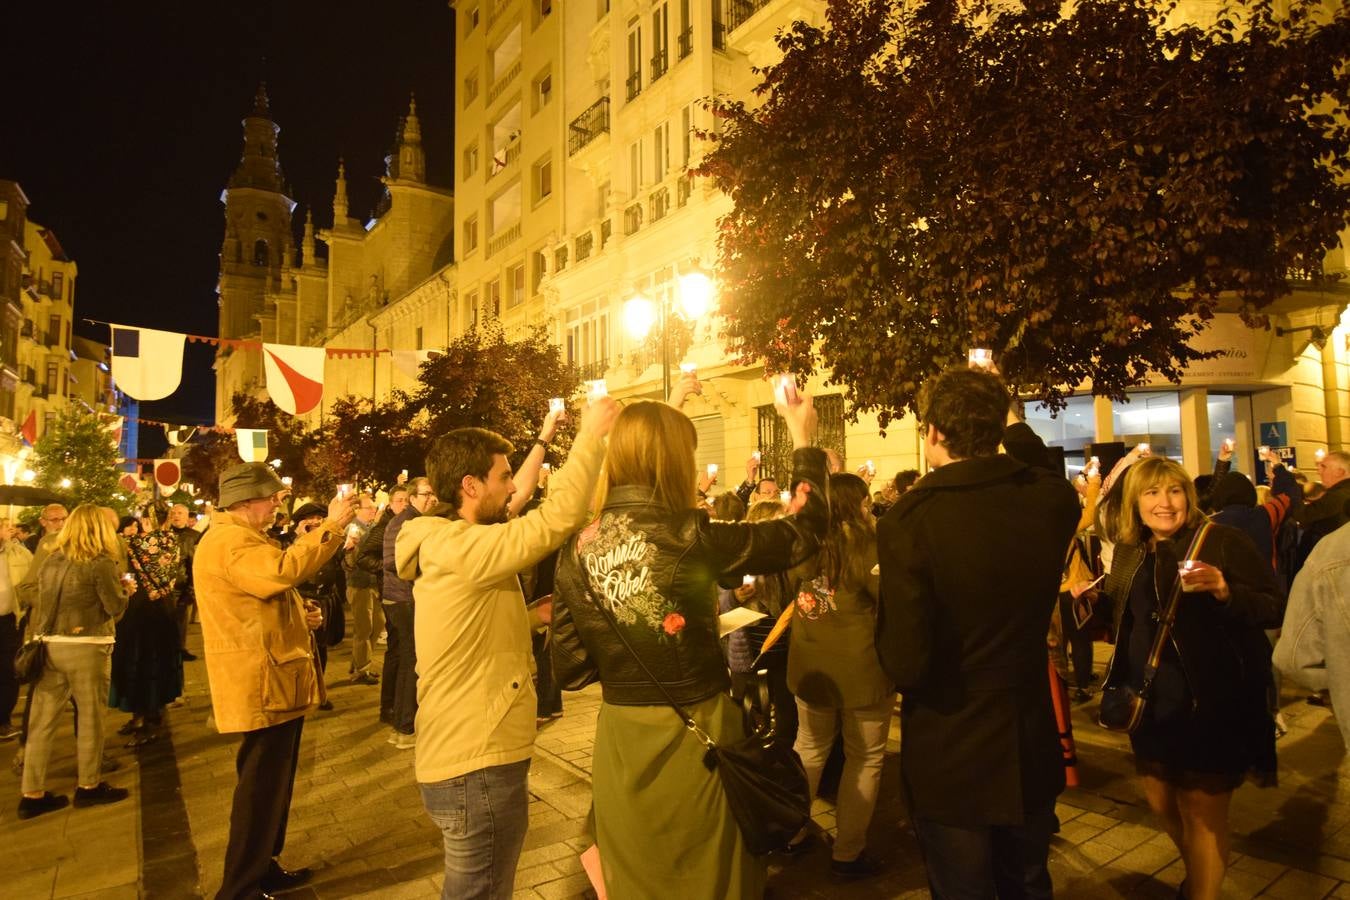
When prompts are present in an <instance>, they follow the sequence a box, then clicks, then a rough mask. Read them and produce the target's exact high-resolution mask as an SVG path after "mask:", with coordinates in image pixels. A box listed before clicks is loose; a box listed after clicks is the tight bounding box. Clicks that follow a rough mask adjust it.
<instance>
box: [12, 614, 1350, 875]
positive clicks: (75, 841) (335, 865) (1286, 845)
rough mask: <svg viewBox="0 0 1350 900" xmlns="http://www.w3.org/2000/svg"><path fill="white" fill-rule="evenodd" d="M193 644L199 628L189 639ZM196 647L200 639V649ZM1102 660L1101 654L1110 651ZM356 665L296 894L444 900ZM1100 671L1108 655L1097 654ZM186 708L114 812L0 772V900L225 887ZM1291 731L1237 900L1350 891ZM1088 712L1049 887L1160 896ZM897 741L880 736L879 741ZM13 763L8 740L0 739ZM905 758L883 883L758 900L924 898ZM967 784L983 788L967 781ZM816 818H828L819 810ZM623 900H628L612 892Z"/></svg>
mask: <svg viewBox="0 0 1350 900" xmlns="http://www.w3.org/2000/svg"><path fill="white" fill-rule="evenodd" d="M194 632H195V628H194ZM196 640H199V638H198V637H197V636H196V635H195V633H194V641H196ZM1105 649H1106V648H1099V650H1101V651H1103V652H1104V651H1105ZM348 660H349V654H348V653H347V652H346V651H345V650H342V649H339V650H336V651H335V652H334V653H333V654H332V656H331V658H330V669H329V680H330V684H331V687H330V691H331V696H332V700H333V702H334V704H335V706H336V709H335V710H334V711H333V712H329V713H316V714H314V715H312V716H310V717H309V719H308V720H307V721H306V724H305V732H304V741H303V745H302V751H301V762H300V770H299V775H298V777H297V782H296V790H295V800H294V803H293V806H292V814H291V819H290V828H289V833H288V837H287V842H286V852H285V853H284V854H283V861H284V862H285V863H286V864H288V865H291V866H298V865H310V866H313V867H314V868H315V878H314V881H313V882H312V883H311V884H310V885H309V886H307V887H306V888H304V889H302V890H299V891H295V892H292V893H291V894H289V895H287V896H289V897H294V898H306V900H308V898H336V897H372V898H374V897H379V898H423V897H425V898H433V897H437V896H439V889H440V873H441V866H442V858H441V846H440V835H439V833H438V832H437V831H436V830H435V829H434V828H433V826H432V825H431V823H430V821H429V820H428V819H427V817H426V814H425V813H424V812H423V810H422V805H421V799H420V797H419V795H418V792H417V788H416V786H415V785H414V783H413V779H412V752H411V751H406V750H398V749H395V748H394V747H393V746H391V745H390V744H389V743H387V741H386V738H387V737H388V733H389V732H388V729H387V728H384V727H382V726H380V725H379V724H378V723H377V721H376V720H377V708H378V693H379V688H378V687H377V686H356V685H350V684H347V683H345V679H343V678H341V677H340V676H341V674H342V673H343V672H344V671H345V670H346V667H347V664H348ZM1098 662H1099V664H1104V662H1105V657H1104V656H1103V657H1102V658H1100V659H1099V661H1098ZM187 673H188V685H187V699H188V703H187V705H186V706H184V707H181V708H178V709H174V710H171V711H170V712H169V714H168V723H169V725H168V727H167V728H166V729H165V733H164V734H163V735H162V736H161V737H160V739H159V740H158V741H156V742H155V743H152V744H150V745H148V746H146V747H143V748H141V749H139V750H129V749H124V748H123V747H122V741H124V740H125V738H121V737H118V736H117V735H116V734H115V731H114V729H116V728H117V727H118V726H119V725H121V724H122V723H123V722H124V721H125V716H124V715H123V714H120V713H119V714H113V713H110V714H109V716H108V718H107V725H108V742H107V746H108V748H109V749H108V755H109V756H110V757H111V758H112V759H114V760H116V761H118V762H120V763H121V767H120V768H119V769H118V770H117V771H115V772H112V773H110V774H108V776H107V778H108V780H109V781H110V782H112V783H113V784H114V785H119V786H123V787H129V788H131V790H132V796H131V798H130V799H128V800H126V801H125V802H122V803H119V804H115V805H112V806H107V807H97V808H93V809H81V810H73V809H67V810H63V811H61V812H57V813H50V814H47V815H44V816H41V817H39V818H37V819H33V820H31V821H27V822H19V821H17V820H16V818H15V803H16V802H17V800H16V798H17V795H18V793H19V785H18V779H17V777H16V776H15V775H14V773H13V772H12V771H11V769H10V766H8V765H5V766H3V767H0V784H3V785H4V789H5V790H7V791H8V794H9V797H10V798H11V800H10V801H9V802H6V803H5V804H3V806H0V834H3V835H4V840H3V841H0V871H3V872H4V873H5V876H4V880H3V881H0V896H3V897H6V898H46V897H52V898H58V897H59V898H73V897H91V898H93V897H97V898H114V900H116V898H122V897H128V898H130V897H137V896H143V897H152V898H178V897H185V898H186V897H199V896H211V895H212V894H214V891H215V889H216V888H217V886H218V885H219V882H220V872H221V865H222V860H223V855H224V848H225V837H226V829H227V824H228V822H227V820H228V815H229V801H230V794H231V791H232V790H233V788H234V779H235V775H234V765H233V762H234V752H235V748H236V740H234V739H231V738H229V737H223V736H221V735H218V734H216V733H215V731H214V729H212V728H209V727H208V722H207V718H208V713H209V710H210V703H209V698H208V697H207V694H206V684H205V671H204V667H203V664H202V663H200V662H194V663H189V664H188V666H187ZM1284 700H1285V704H1286V705H1285V718H1286V719H1287V720H1288V723H1289V726H1290V733H1289V735H1288V736H1286V737H1285V738H1284V739H1282V740H1281V741H1280V744H1279V750H1280V778H1281V784H1280V787H1279V788H1277V789H1270V790H1257V789H1255V788H1251V787H1244V788H1242V789H1240V790H1239V791H1238V792H1237V794H1236V796H1235V798H1234V802H1233V811H1232V822H1233V828H1234V834H1235V838H1234V856H1233V858H1234V864H1233V868H1232V869H1231V871H1230V873H1229V876H1228V880H1227V883H1226V893H1227V895H1228V896H1231V897H1235V898H1245V897H1254V896H1258V895H1259V896H1263V897H1273V898H1297V900H1304V898H1316V897H1345V898H1350V802H1348V801H1347V798H1348V797H1350V791H1347V792H1343V791H1342V790H1341V787H1342V786H1343V785H1344V784H1345V783H1346V781H1347V779H1350V766H1347V764H1346V763H1345V762H1344V761H1343V751H1342V749H1341V745H1340V735H1339V732H1338V731H1337V729H1336V727H1335V723H1334V722H1333V721H1331V720H1330V715H1329V713H1328V712H1327V711H1326V710H1324V709H1321V708H1318V707H1314V706H1309V705H1307V704H1306V703H1304V702H1303V699H1302V695H1301V693H1300V692H1299V691H1298V690H1297V688H1296V686H1293V685H1290V686H1287V687H1286V693H1285V698H1284ZM564 702H565V704H566V710H567V712H566V715H565V716H564V717H562V718H560V719H556V720H553V721H551V722H548V723H547V724H545V725H544V726H543V727H542V728H541V730H540V733H539V739H538V745H537V752H536V754H535V758H534V762H533V767H532V769H531V777H530V792H531V801H530V830H529V834H528V836H527V838H526V842H525V850H524V853H523V855H522V857H521V860H520V866H519V869H518V871H517V876H516V895H515V896H516V898H517V900H567V898H579V897H583V896H586V890H587V888H588V883H587V880H586V876H585V875H584V874H583V873H582V871H581V865H580V863H579V861H578V856H577V855H578V853H579V851H580V850H582V849H584V848H585V847H586V845H587V843H588V842H587V840H586V838H585V821H586V814H587V810H588V807H589V804H590V766H591V754H592V748H593V740H594V734H595V718H596V714H597V712H598V709H599V693H598V690H597V689H596V688H594V687H592V688H590V689H588V690H587V691H584V692H582V693H580V694H568V695H566V698H565V701H564ZM1093 707H1094V704H1085V705H1083V706H1080V707H1079V708H1078V709H1076V710H1075V717H1074V722H1075V729H1076V734H1077V738H1078V745H1079V756H1080V759H1081V769H1082V781H1083V783H1082V785H1081V786H1080V787H1078V788H1074V789H1070V790H1069V791H1066V792H1065V794H1064V795H1063V797H1061V802H1060V804H1059V807H1058V812H1059V817H1060V821H1061V828H1060V832H1059V834H1058V835H1057V836H1056V837H1055V840H1054V843H1053V845H1052V850H1051V871H1052V874H1053V876H1054V879H1055V887H1056V893H1057V895H1058V896H1061V897H1068V898H1079V897H1083V898H1108V897H1140V898H1159V900H1162V898H1170V897H1172V896H1174V894H1175V891H1176V885H1177V883H1178V882H1179V881H1180V878H1181V865H1180V862H1179V861H1178V859H1177V854H1176V850H1175V848H1173V846H1172V844H1171V841H1170V840H1169V839H1168V838H1167V837H1166V835H1164V834H1162V833H1161V832H1160V831H1159V830H1158V828H1157V827H1156V824H1155V823H1154V822H1153V821H1152V820H1151V818H1150V817H1149V815H1148V813H1147V810H1146V809H1145V807H1144V804H1143V800H1142V797H1141V795H1140V793H1139V791H1138V789H1137V787H1136V786H1135V784H1134V781H1133V778H1132V777H1131V765H1130V760H1129V756H1128V752H1127V749H1128V748H1127V744H1126V742H1125V741H1124V740H1122V739H1121V738H1119V737H1118V736H1116V735H1112V734H1108V733H1106V732H1103V731H1101V730H1100V729H1099V728H1097V727H1096V726H1095V725H1093V724H1091V715H1092V712H1093ZM897 747H898V733H896V731H895V728H894V727H893V732H892V735H891V747H890V749H891V750H892V751H894V750H895V749H896V748H897ZM0 749H4V752H5V755H4V762H6V763H8V761H9V759H10V754H12V753H13V749H14V745H13V744H8V745H0ZM74 777H75V773H74V738H73V735H72V734H71V727H70V725H69V724H65V725H64V726H63V732H62V733H61V734H60V735H59V736H58V744H57V753H56V756H55V758H54V759H53V763H52V766H51V772H50V778H51V782H50V785H49V787H50V788H51V789H52V790H54V791H56V792H59V793H67V794H69V793H71V792H72V791H73V788H74ZM898 781H899V773H898V760H897V758H896V757H895V756H893V755H892V756H888V758H887V761H886V766H885V769H884V773H883V785H882V796H881V802H880V804H879V806H878V811H877V815H876V818H875V820H874V822H873V826H872V832H871V835H870V839H869V845H870V849H871V851H872V852H873V853H874V854H875V855H877V856H879V857H880V858H881V859H882V860H884V861H885V863H886V869H885V871H884V872H883V873H882V874H881V875H879V876H878V877H876V878H873V879H870V880H868V881H864V882H857V883H852V884H837V883H834V882H832V881H831V880H830V879H829V877H828V873H827V868H828V852H827V851H826V850H825V849H824V848H823V847H821V848H819V849H818V850H817V851H816V852H815V854H814V855H809V856H807V857H805V858H803V859H799V860H797V861H795V862H791V863H789V864H782V863H779V862H774V863H773V864H772V865H771V876H770V881H769V884H770V892H771V893H770V896H771V897H772V898H774V900H786V898H824V897H830V898H845V900H851V898H858V900H864V898H865V900H873V898H894V897H923V896H926V895H927V891H926V889H925V886H924V885H925V883H924V878H923V870H922V867H921V866H920V864H919V859H918V851H917V847H916V845H915V842H914V838H913V835H912V833H911V832H910V830H909V828H908V826H907V824H906V823H905V821H904V815H903V810H902V807H901V803H900V798H899V785H898ZM970 786H971V787H970V789H971V790H979V789H980V776H979V773H978V772H972V773H971V777H970ZM815 812H816V816H815V818H816V821H817V822H818V823H819V824H820V825H821V826H822V827H824V828H825V829H827V830H828V829H829V828H830V827H831V826H832V825H833V812H832V808H831V807H830V805H829V804H827V803H823V802H821V803H818V804H817V808H816V811H815ZM615 900H631V898H615Z"/></svg>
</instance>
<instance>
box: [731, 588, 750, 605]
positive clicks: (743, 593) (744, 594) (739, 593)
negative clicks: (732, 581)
mask: <svg viewBox="0 0 1350 900" xmlns="http://www.w3.org/2000/svg"><path fill="white" fill-rule="evenodd" d="M732 593H733V594H735V595H736V599H737V600H738V601H739V602H741V603H744V602H745V601H747V600H749V599H750V598H751V597H753V596H755V585H754V584H753V583H751V584H743V585H741V586H740V587H738V588H736V590H734V591H732Z"/></svg>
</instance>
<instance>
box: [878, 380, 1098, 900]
mask: <svg viewBox="0 0 1350 900" xmlns="http://www.w3.org/2000/svg"><path fill="white" fill-rule="evenodd" d="M921 405H922V409H921V412H920V424H921V426H922V427H923V429H924V453H925V456H926V457H927V459H928V463H929V466H930V467H931V468H932V471H931V472H929V474H928V475H927V476H925V477H924V478H922V479H921V480H920V481H919V482H918V483H917V484H915V486H914V487H913V488H912V489H911V490H910V491H909V492H908V493H906V494H905V495H904V496H902V497H901V498H900V499H899V501H898V502H897V503H896V504H895V506H894V507H893V508H892V509H891V511H890V512H889V513H887V514H886V516H885V517H883V518H882V520H881V522H880V524H879V525H878V528H877V545H878V556H879V558H880V568H881V603H880V608H879V611H878V618H877V652H878V655H879V656H880V658H881V664H882V668H883V669H885V671H886V672H887V674H889V675H890V676H891V678H892V679H894V681H895V684H896V686H897V687H898V688H899V690H900V691H901V693H902V694H903V695H904V697H903V705H902V709H901V731H900V733H901V759H900V764H901V774H902V778H903V783H904V788H905V795H906V798H907V802H908V806H909V813H910V815H911V817H912V818H913V821H914V826H915V832H916V833H917V835H918V838H919V844H920V847H921V848H922V850H923V854H924V860H925V863H926V865H927V868H928V881H929V886H930V888H931V889H932V892H933V896H935V897H938V898H943V897H977V896H978V897H993V896H996V895H997V896H1024V897H1046V898H1049V897H1051V896H1052V893H1051V886H1050V873H1049V871H1048V869H1047V868H1046V856H1047V854H1048V852H1049V843H1050V835H1051V833H1052V832H1053V831H1054V829H1055V816H1054V805H1055V797H1056V796H1058V795H1059V793H1060V791H1061V790H1063V788H1064V769H1063V761H1062V758H1061V753H1060V746H1059V739H1058V730H1057V727H1056V724H1055V716H1054V710H1053V707H1052V705H1051V699H1050V682H1049V676H1048V669H1047V665H1048V664H1047V655H1046V652H1047V651H1046V633H1047V631H1048V629H1049V625H1050V615H1051V611H1052V610H1053V609H1054V606H1055V603H1056V599H1057V596H1058V590H1059V579H1060V570H1061V568H1062V567H1063V564H1064V557H1065V552H1066V551H1067V549H1068V547H1069V541H1070V539H1071V538H1072V537H1073V533H1074V528H1075V527H1076V526H1077V523H1078V518H1079V514H1080V509H1079V505H1078V500H1077V497H1076V494H1075V492H1074V489H1073V487H1072V486H1071V485H1070V484H1069V483H1068V482H1067V481H1066V480H1065V479H1064V478H1063V477H1062V475H1059V474H1056V473H1054V472H1052V471H1050V470H1049V469H1048V468H1042V467H1041V466H1044V465H1045V463H1046V461H1047V455H1046V453H1045V448H1044V445H1043V444H1042V443H1041V441H1040V439H1039V438H1038V437H1037V436H1036V434H1035V432H1033V431H1032V430H1031V429H1030V428H1029V427H1028V426H1027V425H1026V424H1025V423H1022V422H1020V421H1018V420H1017V418H1016V416H1015V415H1014V414H1012V413H1011V412H1010V401H1009V396H1008V392H1007V389H1006V388H1005V387H1004V385H1003V382H1002V381H1001V379H999V378H998V376H997V375H994V374H991V373H988V372H981V371H976V370H969V369H961V370H953V371H949V372H946V373H943V374H942V375H941V376H939V377H938V378H937V379H936V380H935V381H934V382H932V383H931V384H930V385H929V388H928V390H927V392H926V394H925V396H924V398H923V402H922V404H921ZM1005 426H1006V430H1005ZM1000 442H1002V443H1004V445H1005V446H1006V447H1007V448H1008V449H1009V451H1010V453H1013V454H1015V455H1000V454H999V453H998V446H999V444H1000ZM1020 460H1030V461H1033V462H1034V463H1036V465H1028V464H1027V462H1025V461H1020Z"/></svg>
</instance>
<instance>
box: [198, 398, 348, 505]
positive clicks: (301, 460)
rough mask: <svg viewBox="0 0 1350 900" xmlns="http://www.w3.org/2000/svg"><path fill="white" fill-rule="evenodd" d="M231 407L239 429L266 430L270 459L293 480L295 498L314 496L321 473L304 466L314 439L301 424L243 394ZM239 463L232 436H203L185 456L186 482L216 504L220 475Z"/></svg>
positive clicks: (202, 433)
mask: <svg viewBox="0 0 1350 900" xmlns="http://www.w3.org/2000/svg"><path fill="white" fill-rule="evenodd" d="M230 405H231V408H232V409H233V410H234V415H235V425H237V426H238V427H240V428H265V429H267V458H268V460H269V461H270V460H273V459H279V460H281V467H280V469H279V470H278V471H279V472H280V473H281V474H283V475H289V476H290V477H291V478H293V479H294V482H295V483H294V490H295V492H296V494H297V495H305V494H309V493H311V492H312V491H313V484H312V482H313V481H314V479H315V478H316V476H318V475H321V474H322V473H314V472H311V470H310V469H309V468H308V467H307V466H306V465H305V454H306V450H307V448H308V447H309V445H310V443H311V442H312V441H313V438H312V437H311V436H310V435H308V434H306V432H305V430H304V427H303V426H302V425H301V423H300V420H299V419H296V418H293V417H291V416H289V415H287V414H286V413H284V412H282V411H281V410H280V409H278V408H277V406H276V404H274V403H273V402H272V401H271V400H266V399H260V398H258V397H255V396H253V395H251V394H247V393H244V392H242V391H240V392H237V393H235V395H234V396H233V397H231V398H230ZM239 462H240V459H239V443H238V440H237V439H236V438H235V436H234V435H233V434H221V433H219V432H200V433H198V434H197V435H194V437H193V440H192V443H191V445H190V446H189V448H188V451H187V453H186V454H185V455H184V456H183V480H184V481H187V482H191V483H192V484H194V485H196V486H197V491H198V495H199V496H203V497H206V498H208V499H212V500H214V498H215V497H216V494H217V491H218V490H219V486H220V473H221V472H223V471H225V470H226V469H228V468H230V467H231V466H234V465H237V464H238V463H239Z"/></svg>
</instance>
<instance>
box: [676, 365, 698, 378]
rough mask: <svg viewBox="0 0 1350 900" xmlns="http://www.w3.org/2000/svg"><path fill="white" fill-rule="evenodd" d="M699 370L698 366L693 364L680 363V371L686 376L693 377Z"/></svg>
mask: <svg viewBox="0 0 1350 900" xmlns="http://www.w3.org/2000/svg"><path fill="white" fill-rule="evenodd" d="M697 370H698V366H696V365H694V364H693V363H680V371H681V372H683V373H684V374H686V375H693V374H694V372H695V371H697Z"/></svg>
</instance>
